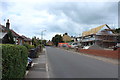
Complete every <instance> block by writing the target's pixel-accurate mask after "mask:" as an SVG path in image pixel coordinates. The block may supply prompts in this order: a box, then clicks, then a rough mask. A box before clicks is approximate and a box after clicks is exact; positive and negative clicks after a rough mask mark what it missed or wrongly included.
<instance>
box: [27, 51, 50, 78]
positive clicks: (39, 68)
mask: <svg viewBox="0 0 120 80" xmlns="http://www.w3.org/2000/svg"><path fill="white" fill-rule="evenodd" d="M25 78H49V76H48V67H47V58H46V53H45V49H43V52H42V53H40V56H39V57H38V58H34V59H33V67H32V68H30V69H29V70H27V71H26V75H25Z"/></svg>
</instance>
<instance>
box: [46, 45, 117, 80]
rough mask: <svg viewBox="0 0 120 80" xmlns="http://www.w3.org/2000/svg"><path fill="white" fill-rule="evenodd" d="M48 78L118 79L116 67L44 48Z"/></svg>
mask: <svg viewBox="0 0 120 80" xmlns="http://www.w3.org/2000/svg"><path fill="white" fill-rule="evenodd" d="M46 53H47V63H48V68H49V69H48V73H49V77H50V78H118V65H116V64H112V63H108V62H103V61H101V60H97V59H93V58H90V57H86V56H83V55H79V54H75V53H73V52H68V51H65V50H62V49H59V48H54V47H46Z"/></svg>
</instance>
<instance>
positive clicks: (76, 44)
mask: <svg viewBox="0 0 120 80" xmlns="http://www.w3.org/2000/svg"><path fill="white" fill-rule="evenodd" d="M79 46H81V44H80V43H77V42H73V43H72V44H71V48H77V47H79Z"/></svg>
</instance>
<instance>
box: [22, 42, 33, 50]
mask: <svg viewBox="0 0 120 80" xmlns="http://www.w3.org/2000/svg"><path fill="white" fill-rule="evenodd" d="M23 46H25V47H26V48H27V49H28V50H29V49H32V48H34V45H29V44H26V43H25V44H23Z"/></svg>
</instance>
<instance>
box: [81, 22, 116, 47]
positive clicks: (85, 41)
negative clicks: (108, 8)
mask: <svg viewBox="0 0 120 80" xmlns="http://www.w3.org/2000/svg"><path fill="white" fill-rule="evenodd" d="M80 38H81V44H82V45H83V46H91V45H94V44H95V45H98V46H100V47H103V48H108V47H112V46H115V45H116V44H117V39H116V38H117V35H116V34H114V32H113V30H112V29H111V28H110V27H109V26H108V25H107V24H104V25H101V26H99V27H96V28H93V29H91V30H89V31H85V32H83V33H82V37H80Z"/></svg>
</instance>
